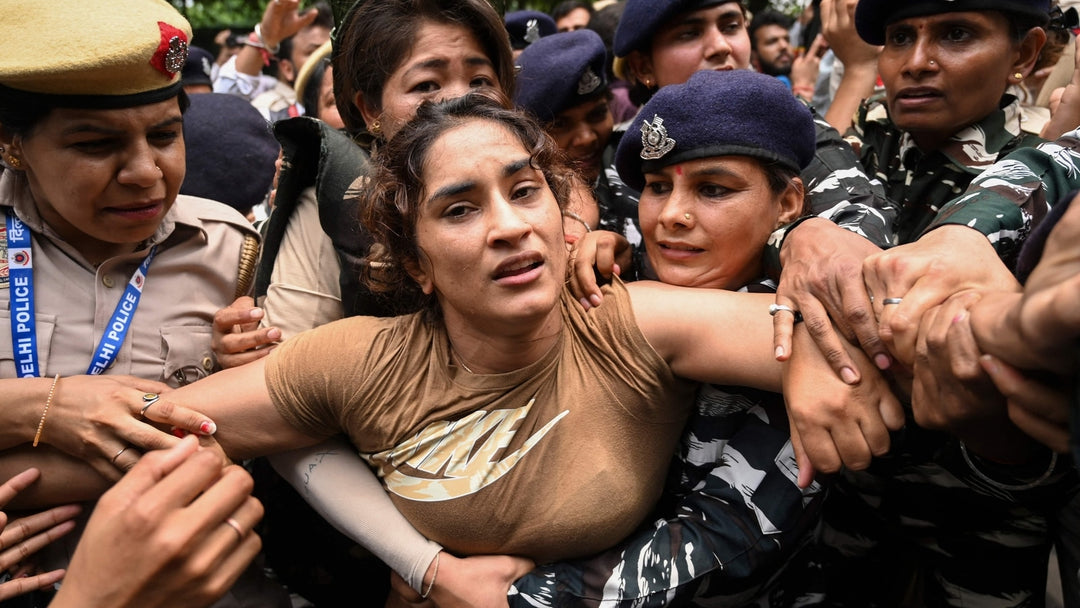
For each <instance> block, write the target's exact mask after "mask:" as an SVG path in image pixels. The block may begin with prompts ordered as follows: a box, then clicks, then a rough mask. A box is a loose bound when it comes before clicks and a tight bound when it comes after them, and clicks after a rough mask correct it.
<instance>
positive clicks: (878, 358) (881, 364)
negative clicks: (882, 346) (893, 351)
mask: <svg viewBox="0 0 1080 608" xmlns="http://www.w3.org/2000/svg"><path fill="white" fill-rule="evenodd" d="M874 364H875V365H877V366H878V369H881V370H885V369H889V366H890V365H892V360H891V359H889V356H888V355H886V354H883V353H878V354H876V355H874Z"/></svg>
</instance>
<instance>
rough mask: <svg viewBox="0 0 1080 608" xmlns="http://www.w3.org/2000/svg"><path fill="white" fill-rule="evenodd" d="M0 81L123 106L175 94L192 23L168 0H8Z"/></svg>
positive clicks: (0, 33) (3, 4) (0, 25)
mask: <svg viewBox="0 0 1080 608" xmlns="http://www.w3.org/2000/svg"><path fill="white" fill-rule="evenodd" d="M0 15H3V18H0V85H2V86H3V87H4V88H6V89H8V90H9V92H11V91H10V90H11V89H14V90H15V91H17V92H23V93H31V94H40V95H48V96H50V97H51V96H57V97H58V98H59V99H60V100H63V99H64V98H67V99H68V100H69V101H71V102H72V103H71V105H73V106H77V107H97V106H100V107H122V106H134V105H140V104H143V103H152V102H153V101H155V100H160V99H166V98H168V96H171V95H175V94H176V92H175V90H178V89H179V82H180V75H181V71H182V70H183V67H184V61H185V59H186V58H187V49H188V44H189V42H190V40H191V26H190V25H189V24H188V22H187V20H186V19H184V17H183V16H182V15H181V14H180V13H179V12H177V11H176V9H175V8H173V7H172V6H171V5H170V4H169V3H168V2H166V1H165V0H59V1H57V0H0Z"/></svg>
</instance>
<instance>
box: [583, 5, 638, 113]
mask: <svg viewBox="0 0 1080 608" xmlns="http://www.w3.org/2000/svg"><path fill="white" fill-rule="evenodd" d="M625 8H626V2H625V0H622V1H620V2H613V3H611V4H609V5H607V6H605V7H604V8H602V9H600V10H598V11H596V13H595V14H593V16H592V19H589V29H590V30H592V31H594V32H596V33H597V34H600V39H601V40H603V41H604V48H605V49H607V61H606V62H605V64H604V69H605V71H606V72H607V81H608V87H609V88H610V89H611V117H612V118H613V119H614V120H615V124H620V123H624V122H626V121H628V120H630V119H632V118H633V117H634V115H635V114H637V110H638V108H637V104H635V103H634V102H632V101H630V83H629V82H627V81H626V80H624V79H622V78H620V77H618V76H616V75H615V65H614V63H615V53H614V51H612V50H611V45H612V43H613V41H614V40H615V30H616V29H618V27H619V18H620V17H622V13H623V9H625Z"/></svg>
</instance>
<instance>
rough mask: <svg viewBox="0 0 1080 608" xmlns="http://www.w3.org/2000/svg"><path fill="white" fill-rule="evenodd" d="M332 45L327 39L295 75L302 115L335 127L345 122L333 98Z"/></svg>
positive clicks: (342, 127)
mask: <svg viewBox="0 0 1080 608" xmlns="http://www.w3.org/2000/svg"><path fill="white" fill-rule="evenodd" d="M332 50H333V45H332V44H331V43H330V41H329V40H327V41H326V42H324V43H323V45H322V46H321V47H319V50H317V51H315V52H314V53H312V54H311V57H309V58H308V60H307V62H306V63H305V64H304V68H303V69H302V70H300V75H299V76H297V77H296V96H297V98H298V99H299V100H300V103H301V105H303V106H304V116H311V117H313V118H318V119H319V120H321V121H323V122H325V123H326V124H328V125H330V126H331V127H334V128H335V129H344V128H345V122H344V121H343V120H341V113H340V112H338V109H337V101H336V100H335V99H334V66H333V64H332V63H331V61H330V52H331V51H332Z"/></svg>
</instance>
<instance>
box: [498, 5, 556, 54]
mask: <svg viewBox="0 0 1080 608" xmlns="http://www.w3.org/2000/svg"><path fill="white" fill-rule="evenodd" d="M503 23H505V24H506V31H507V33H508V34H510V47H511V48H513V49H515V50H521V49H523V48H525V47H527V46H529V45H530V44H532V43H534V42H536V41H537V40H539V39H541V38H543V37H544V36H550V35H552V34H554V33H555V32H557V31H559V28H558V27H557V26H556V25H555V20H554V19H552V18H551V15H549V14H547V13H541V12H540V11H514V12H511V13H506V16H505V17H503Z"/></svg>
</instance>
